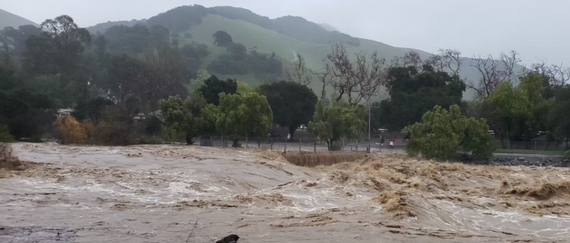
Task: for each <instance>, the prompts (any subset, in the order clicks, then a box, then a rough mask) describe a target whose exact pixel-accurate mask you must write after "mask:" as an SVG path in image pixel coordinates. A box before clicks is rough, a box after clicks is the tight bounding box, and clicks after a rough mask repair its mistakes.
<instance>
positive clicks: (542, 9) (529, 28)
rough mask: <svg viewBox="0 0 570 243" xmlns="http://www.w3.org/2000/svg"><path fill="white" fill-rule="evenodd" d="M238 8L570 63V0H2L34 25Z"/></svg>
mask: <svg viewBox="0 0 570 243" xmlns="http://www.w3.org/2000/svg"><path fill="white" fill-rule="evenodd" d="M191 4H200V5H204V6H206V7H210V6H221V5H223V6H237V7H243V8H247V9H250V10H252V11H253V12H255V13H257V14H260V15H264V16H268V17H271V18H276V17H281V16H284V15H295V16H301V17H304V18H306V19H308V20H310V21H313V22H317V23H328V24H330V25H332V26H334V27H336V28H337V29H339V30H340V31H342V32H345V33H348V34H350V35H353V36H356V37H362V38H368V39H373V40H377V41H381V42H384V43H386V44H389V45H394V46H401V47H411V48H416V49H421V50H424V51H428V52H435V51H437V50H438V49H439V48H453V49H457V50H460V51H461V52H462V53H463V55H464V56H473V55H475V54H481V55H487V54H495V55H497V54H498V53H500V52H502V51H503V52H506V51H509V50H511V49H514V50H517V51H518V52H519V53H520V54H521V57H522V59H523V62H525V63H532V62H538V61H541V60H544V61H548V62H549V63H556V64H560V63H562V62H563V63H564V64H565V65H568V64H570V48H568V45H570V1H568V0H397V1H396V0H281V1H277V0H247V1H246V0H241V1H237V0H193V1H190V0H186V1H183V0H50V1H44V0H41V1H39V0H0V8H1V9H4V10H6V11H9V12H12V13H14V14H17V15H20V16H22V17H25V18H28V19H30V20H32V21H34V22H37V23H41V22H42V21H43V20H45V19H47V18H53V17H55V16H57V15H61V14H68V15H70V16H72V17H73V18H74V19H75V21H76V22H77V23H78V24H79V25H81V26H85V27H86V26H91V25H94V24H97V23H100V22H106V21H109V20H131V19H141V18H148V17H151V16H154V15H156V14H158V13H160V12H164V11H166V10H169V9H171V8H174V7H177V6H181V5H191Z"/></svg>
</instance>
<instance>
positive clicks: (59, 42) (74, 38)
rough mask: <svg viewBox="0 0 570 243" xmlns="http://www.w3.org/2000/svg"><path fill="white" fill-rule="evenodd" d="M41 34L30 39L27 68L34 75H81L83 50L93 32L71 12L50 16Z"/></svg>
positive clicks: (27, 43)
mask: <svg viewBox="0 0 570 243" xmlns="http://www.w3.org/2000/svg"><path fill="white" fill-rule="evenodd" d="M41 29H42V30H43V32H42V34H41V35H39V36H31V37H30V38H28V39H27V41H26V47H27V51H26V58H25V62H24V67H25V69H26V71H27V72H29V73H33V74H58V73H64V74H69V75H72V74H74V75H78V74H80V73H79V72H80V70H79V67H80V66H81V64H82V56H81V53H83V51H84V50H85V46H86V45H89V44H90V42H91V35H90V34H89V32H88V31H87V30H86V29H84V28H79V27H78V26H77V24H75V22H74V21H73V19H72V18H71V17H69V16H67V15H62V16H59V17H57V18H55V19H48V20H46V21H44V22H43V23H42V25H41Z"/></svg>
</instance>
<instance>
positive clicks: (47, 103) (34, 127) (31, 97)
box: [0, 66, 54, 140]
mask: <svg viewBox="0 0 570 243" xmlns="http://www.w3.org/2000/svg"><path fill="white" fill-rule="evenodd" d="M53 112H54V103H53V101H52V100H51V99H50V98H49V97H47V96H46V95H44V94H42V93H40V92H34V91H33V90H29V89H27V88H26V87H24V86H23V82H22V80H21V79H20V78H19V77H17V76H16V75H15V73H14V72H13V71H12V70H10V69H8V68H5V67H2V66H0V124H5V125H8V128H9V131H10V134H12V135H13V136H14V137H15V138H16V139H20V138H30V139H33V140H39V139H40V137H41V135H42V134H43V133H44V132H46V131H47V128H48V126H49V125H50V124H51V122H52V121H53V118H54V116H53Z"/></svg>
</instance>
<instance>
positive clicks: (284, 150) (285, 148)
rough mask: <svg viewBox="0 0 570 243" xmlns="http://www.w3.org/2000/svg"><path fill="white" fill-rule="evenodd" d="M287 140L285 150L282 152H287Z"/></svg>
mask: <svg viewBox="0 0 570 243" xmlns="http://www.w3.org/2000/svg"><path fill="white" fill-rule="evenodd" d="M287 140H288V139H285V149H284V150H283V152H287Z"/></svg>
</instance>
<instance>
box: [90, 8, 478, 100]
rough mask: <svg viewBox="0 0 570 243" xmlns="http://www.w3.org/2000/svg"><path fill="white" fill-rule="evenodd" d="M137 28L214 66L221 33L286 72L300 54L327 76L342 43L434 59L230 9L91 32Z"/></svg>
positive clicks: (179, 11) (468, 62)
mask: <svg viewBox="0 0 570 243" xmlns="http://www.w3.org/2000/svg"><path fill="white" fill-rule="evenodd" d="M137 23H138V24H145V25H148V26H153V25H162V26H165V27H167V28H168V29H169V30H171V31H172V32H174V33H175V34H176V35H177V36H182V37H184V38H183V39H182V40H181V42H180V43H187V44H190V43H200V44H205V45H207V46H208V50H210V54H209V56H208V57H207V58H206V59H205V60H206V62H211V61H213V60H215V59H216V58H217V57H219V56H220V55H223V53H224V49H223V48H220V47H218V46H216V45H214V44H213V38H212V35H213V34H214V33H215V32H216V31H218V30H222V31H225V32H227V33H229V34H230V35H231V36H232V38H233V40H234V41H235V42H236V43H240V44H243V45H244V46H246V47H247V49H248V50H249V51H253V50H255V51H261V52H265V53H275V54H276V55H277V56H278V57H279V58H280V59H281V60H282V62H283V63H284V67H290V66H292V60H294V55H295V53H299V54H301V55H302V56H303V57H304V58H305V61H306V65H307V67H308V68H310V69H312V70H322V69H323V68H324V65H323V62H322V61H323V59H324V58H326V55H327V54H328V53H329V52H330V51H331V45H332V44H336V43H343V44H345V48H346V49H347V51H348V52H349V53H356V52H363V53H367V54H372V53H373V52H378V54H379V56H380V57H383V58H385V59H386V60H388V61H390V60H392V59H393V58H394V57H403V56H404V55H405V54H406V53H408V52H410V51H414V52H416V53H418V54H419V55H420V57H421V58H424V59H425V58H428V57H430V56H431V55H432V54H431V53H428V52H425V51H421V50H417V49H413V48H402V47H395V46H390V45H387V44H384V43H382V42H378V41H374V40H368V39H362V38H356V37H352V36H350V35H348V34H344V33H341V32H338V31H329V30H327V28H325V27H327V26H326V25H325V26H322V25H321V24H317V23H313V22H310V21H308V20H306V19H304V18H302V17H295V16H284V17H280V18H276V19H270V18H268V17H265V16H261V15H258V14H256V13H254V12H252V11H250V10H248V9H244V8H237V7H227V6H222V7H211V8H206V7H203V6H200V5H193V6H181V7H177V8H174V9H172V10H169V11H166V12H163V13H160V14H158V15H156V16H153V17H150V18H148V19H146V20H132V21H118V22H106V23H102V24H98V25H95V26H92V27H89V28H87V29H88V30H89V31H91V32H92V33H97V32H104V31H105V30H106V29H107V28H110V27H112V26H115V25H134V24H137ZM462 60H463V64H462V69H463V70H462V73H461V77H462V78H465V79H467V80H470V81H477V80H479V77H480V76H479V74H478V73H477V71H476V70H475V69H474V68H473V67H472V64H473V60H472V59H470V58H463V59H462ZM204 66H207V64H205V65H204ZM218 75H219V76H222V77H224V76H225V75H220V74H218ZM225 77H234V78H235V77H237V78H238V79H243V80H244V81H248V82H258V81H249V80H252V79H255V78H254V77H251V76H248V75H245V76H244V75H228V76H225ZM283 78H284V77H283ZM311 87H312V88H313V89H315V90H318V89H319V84H318V82H315V83H314V84H312V85H311ZM384 95H385V94H384ZM465 97H466V98H472V97H473V92H472V91H468V92H466V94H465Z"/></svg>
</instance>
